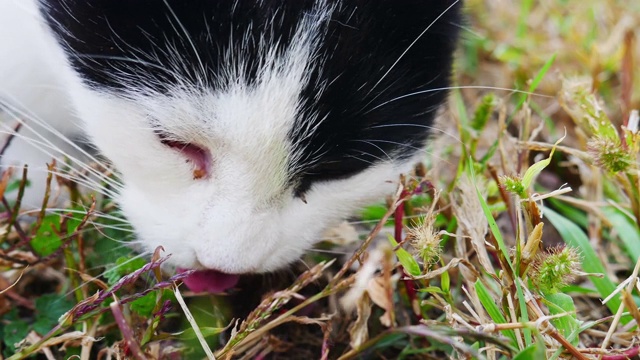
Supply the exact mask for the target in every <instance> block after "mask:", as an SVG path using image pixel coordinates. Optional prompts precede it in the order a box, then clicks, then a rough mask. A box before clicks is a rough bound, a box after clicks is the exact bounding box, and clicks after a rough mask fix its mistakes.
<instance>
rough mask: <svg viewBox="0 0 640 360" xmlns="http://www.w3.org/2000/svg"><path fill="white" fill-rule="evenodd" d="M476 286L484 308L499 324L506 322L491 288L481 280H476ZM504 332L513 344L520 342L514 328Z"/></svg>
mask: <svg viewBox="0 0 640 360" xmlns="http://www.w3.org/2000/svg"><path fill="white" fill-rule="evenodd" d="M475 288H476V293H477V294H478V299H480V302H481V303H482V306H484V309H485V310H486V311H487V313H488V314H489V316H490V317H491V319H492V320H493V321H494V322H495V323H497V324H506V323H507V320H506V319H505V318H504V315H502V312H501V311H500V309H499V308H498V305H496V300H495V299H494V298H493V296H491V294H490V293H489V290H487V288H486V287H485V286H484V284H482V282H480V280H477V281H476V284H475ZM502 333H503V334H504V335H506V336H508V337H509V338H510V339H511V341H512V342H513V344H517V343H518V342H517V341H516V333H515V332H513V330H502Z"/></svg>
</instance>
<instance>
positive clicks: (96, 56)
mask: <svg viewBox="0 0 640 360" xmlns="http://www.w3.org/2000/svg"><path fill="white" fill-rule="evenodd" d="M42 2H43V9H45V10H44V11H45V12H46V14H47V15H48V16H47V17H48V19H49V23H50V25H52V28H53V29H54V32H56V34H57V36H58V37H59V39H60V40H61V43H62V44H63V45H64V46H65V48H66V50H67V53H68V54H69V55H70V60H71V63H72V65H73V66H74V68H75V69H76V71H77V72H79V73H80V74H81V76H82V77H83V78H84V79H85V81H86V83H87V84H89V85H90V86H94V87H97V88H104V89H108V90H110V91H114V92H122V90H124V89H127V88H129V87H131V86H136V87H140V86H146V87H147V89H148V90H149V92H150V93H153V92H161V93H163V92H166V91H167V90H168V89H169V88H171V87H174V86H175V85H185V84H190V85H191V86H193V87H194V89H196V90H197V89H198V88H203V87H204V88H207V87H214V86H224V84H221V83H220V81H219V80H220V79H221V76H220V75H221V74H223V73H224V72H225V69H227V67H229V66H234V65H233V64H230V63H229V62H227V61H225V57H224V56H223V54H224V52H225V49H227V48H229V47H230V46H231V47H243V51H245V52H246V53H247V54H249V55H250V56H249V57H248V58H249V59H250V61H248V62H246V63H245V66H246V69H245V70H246V72H245V74H246V75H247V79H244V80H246V81H247V82H249V83H250V84H251V82H252V81H253V80H255V75H256V71H257V70H258V68H259V64H260V63H261V61H262V59H260V56H261V54H263V52H261V51H260V50H261V49H260V44H261V43H266V44H273V43H276V42H277V43H278V51H280V52H282V51H283V50H284V49H286V48H287V46H288V45H289V44H290V43H291V41H292V36H293V35H294V33H295V30H296V26H297V25H298V23H299V20H300V19H301V18H302V17H303V16H304V15H305V14H309V13H310V12H311V11H312V9H313V8H314V5H315V4H316V3H317V1H314V0H279V1H278V0H263V1H257V0H251V1H249V0H167V1H166V2H163V1H160V0H127V1H114V0H90V1H88V0H42ZM326 3H328V4H331V5H336V10H335V11H334V12H333V13H332V17H331V20H330V21H329V22H327V23H326V24H325V28H324V29H322V30H323V34H324V35H323V38H322V39H321V41H320V43H319V49H318V53H317V56H318V61H317V62H316V63H315V66H314V67H313V68H312V69H310V79H311V81H310V82H309V83H308V85H307V86H306V88H305V89H304V90H303V92H302V93H301V94H300V97H301V102H302V104H303V106H302V111H301V114H299V116H298V119H297V124H296V128H300V127H303V126H308V124H307V122H309V121H311V119H312V115H314V114H315V115H318V117H317V119H318V121H320V124H319V125H318V126H317V129H316V131H315V132H314V133H313V134H312V136H308V137H305V138H303V137H301V135H300V134H299V133H298V132H296V131H295V130H294V131H292V133H291V134H290V137H291V138H292V141H293V143H296V144H299V145H300V146H299V147H298V148H297V149H296V150H297V151H301V152H302V156H301V157H299V158H300V159H301V161H299V162H297V163H296V164H291V165H292V166H291V168H292V172H293V169H296V170H295V173H292V174H291V186H292V187H293V189H294V192H295V193H296V194H297V195H299V196H302V195H303V194H304V192H305V191H307V190H308V189H309V188H310V187H311V185H312V184H314V183H315V182H318V181H325V180H331V179H339V178H345V177H348V176H351V175H354V174H356V173H359V172H361V171H363V170H365V169H367V168H369V167H370V166H372V165H374V164H376V163H379V162H381V161H385V160H388V159H389V158H391V159H399V158H400V159H401V158H406V157H409V156H411V155H413V154H415V152H416V151H418V149H420V148H422V147H423V146H424V145H425V142H426V141H427V137H428V134H429V131H428V129H429V127H430V126H431V125H432V122H433V118H434V115H435V112H436V110H437V109H438V107H439V105H440V104H441V103H442V102H443V101H444V100H445V97H446V94H447V91H446V90H437V89H443V88H446V87H447V86H449V77H450V71H451V63H452V56H453V52H454V49H455V46H456V39H457V35H458V27H459V23H460V21H461V18H460V17H461V15H460V11H461V3H460V2H456V1H455V0H327V1H326ZM176 19H179V21H177V20H176ZM182 26H184V29H183V28H182ZM429 26H430V27H429ZM427 27H429V29H428V30H427V31H425V30H426V29H427ZM186 34H189V38H190V39H191V40H190V41H189V40H188V39H187V36H186ZM244 39H248V41H245V40H244ZM414 41H415V43H413V42H414ZM405 51H406V53H405ZM176 53H179V54H181V59H180V60H181V61H180V62H179V63H176V57H175V54H176ZM200 64H202V66H203V67H204V76H203V70H202V67H201V65H200ZM431 89H434V90H433V91H430V90H431ZM213 90H215V89H213ZM420 92H422V93H420ZM413 93H420V94H415V95H410V94H413ZM238 121H241V119H239V120H238Z"/></svg>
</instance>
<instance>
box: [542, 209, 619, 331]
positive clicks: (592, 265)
mask: <svg viewBox="0 0 640 360" xmlns="http://www.w3.org/2000/svg"><path fill="white" fill-rule="evenodd" d="M544 216H545V217H546V218H547V219H548V220H549V221H550V222H551V224H552V225H553V226H554V227H555V228H556V230H558V233H560V236H562V239H563V240H564V242H565V243H566V244H567V245H569V246H572V247H575V248H578V249H579V250H580V254H581V255H582V269H583V270H584V271H586V272H588V273H593V274H603V275H604V277H602V278H599V277H591V278H590V279H591V282H592V283H593V285H594V286H595V287H596V289H597V290H598V293H599V294H600V296H601V297H602V298H606V297H607V296H609V295H610V294H611V293H612V292H613V291H614V290H615V288H616V285H615V283H614V282H613V281H611V279H609V277H608V276H607V273H606V271H605V269H604V266H603V265H602V262H600V258H599V257H598V255H597V254H596V252H595V250H593V247H591V243H590V242H589V239H588V238H587V235H586V234H585V233H584V231H582V229H580V228H579V227H578V226H577V225H576V224H574V223H572V222H571V221H569V220H567V219H566V218H565V217H564V216H562V215H560V214H558V213H557V212H555V211H553V210H551V209H550V208H548V207H547V208H545V209H544ZM607 307H608V308H609V310H611V312H612V313H613V314H615V313H616V312H617V311H618V308H619V307H620V299H619V298H618V297H617V296H614V297H612V298H611V299H610V300H609V301H608V302H607ZM630 320H631V319H630V317H629V316H623V317H622V321H623V323H625V324H626V323H628V322H629V321H630Z"/></svg>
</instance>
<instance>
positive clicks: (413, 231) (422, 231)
mask: <svg viewBox="0 0 640 360" xmlns="http://www.w3.org/2000/svg"><path fill="white" fill-rule="evenodd" d="M434 221H435V218H434V216H433V215H429V216H426V217H425V219H424V221H423V222H422V223H421V224H419V225H417V226H414V227H412V228H410V229H409V230H408V231H407V236H408V239H409V243H410V244H411V247H412V249H413V253H414V254H415V255H417V256H418V257H419V258H420V260H422V262H423V264H424V267H425V268H428V267H429V266H431V265H433V264H435V263H436V262H437V261H438V259H440V254H441V253H442V248H441V247H440V241H441V240H442V236H441V235H440V233H439V232H438V231H437V230H436V229H435V228H434V227H433V223H434Z"/></svg>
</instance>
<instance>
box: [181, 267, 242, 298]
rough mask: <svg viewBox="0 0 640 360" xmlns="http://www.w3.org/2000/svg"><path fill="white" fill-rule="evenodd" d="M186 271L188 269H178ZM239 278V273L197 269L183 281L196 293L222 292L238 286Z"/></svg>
mask: <svg viewBox="0 0 640 360" xmlns="http://www.w3.org/2000/svg"><path fill="white" fill-rule="evenodd" d="M185 271H187V269H178V272H185ZM239 279H240V275H238V274H226V273H223V272H220V271H217V270H196V271H194V272H193V273H192V274H191V275H189V276H187V277H186V278H184V279H183V282H184V284H185V285H186V286H187V287H188V288H189V290H191V291H193V292H196V293H201V292H207V293H212V294H220V293H223V292H225V291H227V290H229V289H231V288H233V287H234V286H236V284H237V283H238V280H239Z"/></svg>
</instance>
